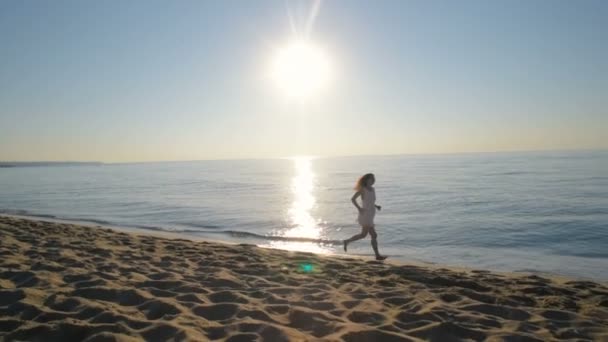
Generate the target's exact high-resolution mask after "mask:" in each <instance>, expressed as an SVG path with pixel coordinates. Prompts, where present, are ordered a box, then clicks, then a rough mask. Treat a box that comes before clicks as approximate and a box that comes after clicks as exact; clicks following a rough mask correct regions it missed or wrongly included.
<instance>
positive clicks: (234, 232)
mask: <svg viewBox="0 0 608 342" xmlns="http://www.w3.org/2000/svg"><path fill="white" fill-rule="evenodd" d="M199 232H201V231H199ZM201 233H205V234H209V233H211V234H225V235H230V236H233V237H239V238H254V239H262V240H270V241H288V242H311V243H321V244H329V245H341V244H342V242H343V241H342V240H325V239H316V238H307V237H297V236H280V235H262V234H256V233H251V232H244V231H239V230H218V231H204V232H201Z"/></svg>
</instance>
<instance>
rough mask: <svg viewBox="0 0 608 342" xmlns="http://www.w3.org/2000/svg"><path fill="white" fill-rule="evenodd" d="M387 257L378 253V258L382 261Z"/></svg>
mask: <svg viewBox="0 0 608 342" xmlns="http://www.w3.org/2000/svg"><path fill="white" fill-rule="evenodd" d="M386 258H387V257H386V256H384V255H376V260H379V261H382V260H385V259H386Z"/></svg>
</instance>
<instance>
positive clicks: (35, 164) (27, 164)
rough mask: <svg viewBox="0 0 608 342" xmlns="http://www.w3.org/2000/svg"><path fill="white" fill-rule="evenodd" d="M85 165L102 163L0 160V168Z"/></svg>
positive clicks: (99, 163) (100, 163)
mask: <svg viewBox="0 0 608 342" xmlns="http://www.w3.org/2000/svg"><path fill="white" fill-rule="evenodd" d="M87 165H89V166H90V165H103V163H102V162H46V161H38V162H0V168H3V167H40V166H87Z"/></svg>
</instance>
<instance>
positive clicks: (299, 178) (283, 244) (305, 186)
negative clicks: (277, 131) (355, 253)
mask: <svg viewBox="0 0 608 342" xmlns="http://www.w3.org/2000/svg"><path fill="white" fill-rule="evenodd" d="M292 160H293V163H294V168H295V175H294V177H293V178H292V180H291V192H292V195H293V202H292V204H291V207H290V208H289V209H288V211H287V215H288V220H289V223H290V227H289V228H285V229H283V230H281V231H280V232H279V234H278V235H280V236H283V237H294V238H307V239H322V238H323V229H322V227H321V225H320V224H319V220H317V219H315V218H314V217H313V215H312V210H313V209H314V207H315V204H316V199H315V196H314V180H315V174H314V172H313V170H312V157H294V158H292ZM270 245H271V247H274V248H281V249H289V250H294V251H305V252H313V253H328V252H329V251H330V249H329V248H327V247H324V246H323V245H322V244H319V243H313V242H300V241H271V242H270Z"/></svg>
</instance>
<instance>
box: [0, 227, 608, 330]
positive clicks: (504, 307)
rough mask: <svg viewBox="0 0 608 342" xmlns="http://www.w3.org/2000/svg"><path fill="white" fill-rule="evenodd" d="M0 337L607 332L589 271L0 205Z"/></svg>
mask: <svg viewBox="0 0 608 342" xmlns="http://www.w3.org/2000/svg"><path fill="white" fill-rule="evenodd" d="M0 234H1V235H2V237H3V238H2V239H1V241H0V255H2V258H0V339H6V340H28V341H37V340H45V341H71V340H89V341H96V340H118V341H133V340H141V339H148V340H149V339H154V340H170V339H176V340H256V339H258V340H262V341H302V340H311V341H312V340H319V339H321V340H329V341H337V340H342V341H351V342H355V341H374V340H378V341H380V340H381V341H421V340H441V341H453V340H463V339H469V340H475V341H482V340H492V341H500V340H525V341H543V340H568V339H588V340H600V341H602V340H608V287H606V286H605V285H603V284H600V283H597V282H590V281H580V280H573V279H567V278H565V279H562V278H559V279H558V278H546V277H540V276H537V275H525V274H504V273H496V272H490V271H483V270H464V269H459V268H454V267H447V266H439V265H415V264H401V263H399V264H397V263H382V262H376V261H372V260H368V259H366V258H352V257H336V256H323V255H316V254H312V253H306V252H290V251H284V250H278V249H269V248H260V247H256V246H253V245H247V244H238V245H237V244H224V243H216V242H209V241H205V240H201V241H192V240H186V239H183V238H178V239H169V238H167V237H160V236H154V235H151V234H137V233H127V232H120V231H116V230H113V229H109V228H98V227H95V226H93V227H87V226H82V225H75V224H66V223H52V222H46V221H39V220H37V221H36V220H26V219H23V218H15V217H6V216H0Z"/></svg>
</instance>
